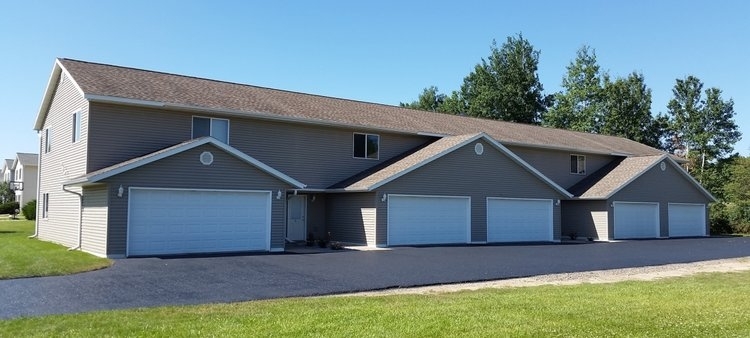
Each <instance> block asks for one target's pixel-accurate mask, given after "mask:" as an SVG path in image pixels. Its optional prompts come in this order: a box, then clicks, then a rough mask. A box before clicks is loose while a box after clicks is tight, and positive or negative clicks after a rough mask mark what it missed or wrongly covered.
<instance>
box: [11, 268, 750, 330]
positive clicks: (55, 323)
mask: <svg viewBox="0 0 750 338" xmlns="http://www.w3.org/2000/svg"><path fill="white" fill-rule="evenodd" d="M0 336H7V337H15V336H75V337H79V336H84V337H85V336H88V337H103V336H142V337H184V336H217V337H241V336H274V337H276V336H288V337H297V336H318V337H360V336H376V337H399V336H402V337H403V336H406V337H436V336H452V337H495V336H501V337H502V336H527V337H538V336H560V337H568V336H576V337H602V336H604V337H619V336H637V337H643V336H662V337H691V336H703V337H717V336H718V337H721V336H744V337H747V336H750V272H745V273H726V274H718V273H716V274H703V275H697V276H692V277H684V278H673V279H665V280H660V281H655V282H623V283H616V284H584V285H576V286H541V287H528V288H516V289H501V290H492V289H486V290H481V291H466V292H459V293H449V294H436V295H398V296H378V297H354V296H352V297H325V298H296V299H282V300H271V301H256V302H245V303H235V304H221V305H202V306H184V307H162V308H153V309H137V310H125V311H106V312H94V313H86V314H79V315H61V316H48V317H39V318H26V319H17V320H10V321H0Z"/></svg>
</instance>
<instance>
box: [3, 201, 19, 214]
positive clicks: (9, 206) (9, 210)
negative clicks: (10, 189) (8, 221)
mask: <svg viewBox="0 0 750 338" xmlns="http://www.w3.org/2000/svg"><path fill="white" fill-rule="evenodd" d="M18 208H19V206H18V202H7V203H3V204H0V214H14V213H15V212H16V210H18Z"/></svg>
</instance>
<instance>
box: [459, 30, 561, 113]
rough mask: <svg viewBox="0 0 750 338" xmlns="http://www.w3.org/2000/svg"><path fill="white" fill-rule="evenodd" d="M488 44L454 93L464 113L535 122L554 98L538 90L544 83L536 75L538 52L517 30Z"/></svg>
mask: <svg viewBox="0 0 750 338" xmlns="http://www.w3.org/2000/svg"><path fill="white" fill-rule="evenodd" d="M490 48H491V54H490V56H489V57H488V58H487V59H486V60H485V59H482V62H481V63H479V64H477V65H476V66H475V67H474V71H473V72H471V73H469V75H468V76H466V77H465V78H464V83H463V85H462V86H461V92H460V94H458V96H459V97H460V98H461V99H462V100H463V101H464V104H465V106H466V109H467V110H466V114H467V115H470V116H477V117H483V118H489V119H496V120H505V121H511V122H521V123H530V124H539V123H540V121H541V116H542V114H543V113H544V112H546V111H547V109H548V108H549V107H550V106H551V105H552V102H553V99H554V98H553V97H552V96H551V95H548V96H545V95H543V94H542V92H543V91H544V87H543V86H542V84H541V82H540V81H539V76H538V75H537V68H538V64H539V54H540V52H539V51H538V50H534V47H533V46H532V45H531V43H529V41H528V40H526V39H524V38H523V36H522V35H521V34H518V36H517V37H508V38H507V40H506V42H505V43H504V44H503V45H502V46H501V47H500V48H498V47H497V42H496V41H494V40H493V41H492V46H491V47H490Z"/></svg>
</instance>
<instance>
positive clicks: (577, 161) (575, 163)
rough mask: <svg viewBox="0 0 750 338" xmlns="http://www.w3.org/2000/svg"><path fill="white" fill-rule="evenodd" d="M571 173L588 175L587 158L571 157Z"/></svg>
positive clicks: (581, 156)
mask: <svg viewBox="0 0 750 338" xmlns="http://www.w3.org/2000/svg"><path fill="white" fill-rule="evenodd" d="M570 173H571V174H576V175H586V156H583V155H570Z"/></svg>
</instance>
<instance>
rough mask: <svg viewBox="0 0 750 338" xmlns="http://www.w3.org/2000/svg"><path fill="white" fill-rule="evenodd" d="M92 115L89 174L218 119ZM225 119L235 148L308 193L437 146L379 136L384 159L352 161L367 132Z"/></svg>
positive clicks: (104, 108)
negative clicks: (359, 137) (196, 122)
mask: <svg viewBox="0 0 750 338" xmlns="http://www.w3.org/2000/svg"><path fill="white" fill-rule="evenodd" d="M91 110H92V114H91V115H92V120H93V121H94V122H95V123H96V130H94V131H92V135H91V138H92V142H91V143H90V149H89V152H90V154H91V156H90V157H89V169H90V170H96V169H100V168H103V167H106V166H110V165H113V164H116V163H119V162H122V161H125V160H128V159H130V158H133V157H136V156H141V155H144V154H147V153H150V152H153V151H156V150H159V149H162V148H166V147H168V146H171V145H174V144H177V143H179V142H182V141H185V140H188V139H190V137H191V136H192V135H191V133H192V116H193V115H199V116H208V117H215V116H210V115H208V114H194V113H189V112H179V111H165V110H158V109H150V108H136V107H122V106H114V105H105V104H96V103H94V104H92V108H91ZM223 118H228V119H229V120H230V124H229V144H230V145H231V146H233V147H235V148H237V149H239V150H241V151H243V152H244V153H246V154H248V155H250V156H253V157H255V158H256V159H258V160H260V161H261V162H263V163H265V164H268V165H270V166H271V167H273V168H275V169H277V170H280V171H281V172H283V173H285V174H287V175H289V176H291V177H293V178H295V179H297V180H298V181H301V182H302V183H304V184H306V185H307V186H308V187H309V188H327V187H329V186H331V185H333V184H335V183H338V182H339V181H342V180H344V179H346V178H349V177H351V176H353V175H354V174H357V173H359V172H361V171H364V170H366V169H368V168H370V167H372V166H375V165H377V164H378V163H381V162H383V161H385V160H388V159H389V158H392V157H394V156H397V155H400V154H402V153H404V152H406V151H408V150H411V149H414V148H415V147H418V146H421V145H423V144H425V143H426V142H430V141H431V140H432V138H430V137H425V136H417V135H403V134H390V133H389V134H386V133H379V135H380V159H379V160H369V159H355V158H353V157H352V146H353V145H352V142H353V141H352V137H353V132H366V130H359V129H341V128H333V127H323V126H312V125H303V124H293V123H289V122H272V121H263V120H257V119H249V118H239V117H223ZM123 126H127V127H123ZM165 126H168V128H167V127H165Z"/></svg>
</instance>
